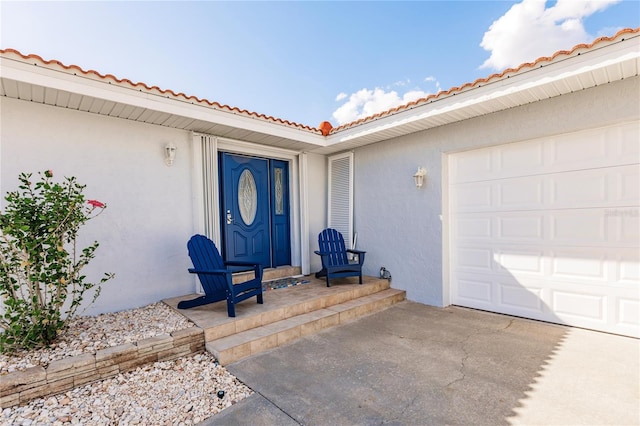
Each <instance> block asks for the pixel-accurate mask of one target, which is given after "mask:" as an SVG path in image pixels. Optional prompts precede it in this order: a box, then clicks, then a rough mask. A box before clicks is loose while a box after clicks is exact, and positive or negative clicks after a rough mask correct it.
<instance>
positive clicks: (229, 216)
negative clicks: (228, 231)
mask: <svg viewBox="0 0 640 426" xmlns="http://www.w3.org/2000/svg"><path fill="white" fill-rule="evenodd" d="M232 223H233V218H232V217H231V210H227V225H231V224H232Z"/></svg>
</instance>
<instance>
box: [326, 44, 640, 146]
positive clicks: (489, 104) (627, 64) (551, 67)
mask: <svg viewBox="0 0 640 426" xmlns="http://www.w3.org/2000/svg"><path fill="white" fill-rule="evenodd" d="M639 69H640V34H638V33H636V34H634V35H633V36H631V37H627V38H626V39H624V40H623V41H622V40H620V41H617V42H613V43H611V44H607V45H603V46H599V47H594V48H591V49H589V50H585V51H584V52H577V53H576V54H574V55H573V56H570V57H565V58H561V59H557V60H555V61H552V62H550V63H547V64H544V63H542V64H539V65H538V66H537V67H535V68H532V69H529V70H524V71H521V72H518V73H516V74H512V75H507V76H506V77H503V78H501V79H498V80H495V81H490V82H488V83H486V84H483V85H478V86H475V87H472V88H469V89H467V90H464V91H461V92H457V93H454V94H451V95H448V96H446V97H442V98H439V97H438V98H435V99H433V100H431V101H429V102H428V103H426V104H420V105H418V106H415V107H413V108H410V109H406V110H404V111H401V112H398V113H395V114H392V115H388V116H385V117H381V118H377V119H375V120H372V121H370V122H367V123H363V124H358V125H357V126H354V127H351V128H348V129H345V130H342V131H339V132H336V133H333V134H331V135H329V136H328V137H327V146H326V147H324V148H320V149H318V150H317V151H318V152H322V153H332V152H336V151H338V150H339V151H342V150H348V149H353V148H357V147H360V146H363V145H368V144H371V143H375V142H379V141H382V140H388V139H392V138H395V137H399V136H403V135H407V134H410V133H414V132H419V131H422V130H427V129H431V128H434V127H438V126H442V125H445V124H450V123H455V122H458V121H462V120H467V119H470V118H474V117H479V116H483V115H486V114H491V113H494V112H498V111H502V110H506V109H508V108H514V107H518V106H521V105H526V104H530V103H534V102H538V101H542V100H545V99H550V98H553V97H556V96H562V95H566V94H569V93H573V92H577V91H580V90H585V89H589V88H591V87H595V86H599V85H603V84H607V83H611V82H614V81H619V80H623V79H626V78H631V77H635V76H638V71H639Z"/></svg>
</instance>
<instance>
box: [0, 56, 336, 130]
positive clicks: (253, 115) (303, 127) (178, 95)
mask: <svg viewBox="0 0 640 426" xmlns="http://www.w3.org/2000/svg"><path fill="white" fill-rule="evenodd" d="M5 54H14V55H17V56H19V57H20V58H22V59H23V60H27V61H31V60H34V59H35V60H36V61H38V62H39V63H40V64H43V65H47V66H52V65H56V66H59V67H61V68H62V69H63V70H65V71H73V70H76V71H77V72H79V73H80V74H82V75H84V76H88V77H97V78H98V79H99V80H102V81H108V80H113V81H114V82H115V83H118V84H122V85H124V84H127V85H129V86H130V87H131V88H137V89H139V90H142V89H141V87H143V88H144V89H145V90H146V91H148V92H153V91H156V92H158V93H159V94H161V95H170V96H172V97H173V98H175V99H180V98H182V99H183V100H186V101H194V102H196V103H198V104H206V105H208V106H210V107H213V108H214V109H218V110H222V111H225V110H226V111H228V112H231V113H237V114H242V115H245V116H248V117H251V118H257V119H262V120H265V121H271V122H273V123H276V124H281V125H285V126H290V127H295V128H298V129H301V130H306V131H310V132H313V133H317V134H323V133H324V132H323V131H322V129H320V128H317V127H311V126H307V125H304V124H300V123H296V122H293V121H289V120H284V119H281V118H277V117H273V116H271V115H266V114H261V113H257V112H254V111H249V110H246V109H240V108H238V107H232V106H229V105H226V104H221V103H219V102H215V101H209V100H208V99H200V98H198V97H197V96H193V95H191V96H189V95H186V94H184V93H182V92H179V93H176V92H174V91H173V90H171V89H161V88H160V87H158V86H148V85H147V84H146V83H142V82H137V83H135V82H133V81H131V80H129V79H126V78H123V79H119V78H117V77H116V76H114V75H113V74H101V73H99V72H98V71H95V70H84V69H83V68H81V67H79V66H78V65H73V64H72V65H65V64H63V63H62V62H60V61H58V60H55V59H50V60H45V59H43V58H42V57H41V56H39V55H36V54H33V53H30V54H26V55H25V54H24V53H22V52H20V51H18V50H16V49H12V48H6V49H0V55H5ZM34 65H36V66H37V65H38V64H37V63H35V64H34ZM74 74H75V73H74ZM325 136H326V135H325Z"/></svg>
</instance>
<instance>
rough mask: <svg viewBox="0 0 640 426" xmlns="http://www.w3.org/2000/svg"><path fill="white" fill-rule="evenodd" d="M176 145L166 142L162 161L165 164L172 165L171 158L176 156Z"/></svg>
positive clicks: (173, 158)
mask: <svg viewBox="0 0 640 426" xmlns="http://www.w3.org/2000/svg"><path fill="white" fill-rule="evenodd" d="M177 149H178V148H176V146H175V145H174V144H172V143H168V144H167V146H165V147H164V162H165V164H166V165H167V166H172V165H173V160H175V158H176V150H177Z"/></svg>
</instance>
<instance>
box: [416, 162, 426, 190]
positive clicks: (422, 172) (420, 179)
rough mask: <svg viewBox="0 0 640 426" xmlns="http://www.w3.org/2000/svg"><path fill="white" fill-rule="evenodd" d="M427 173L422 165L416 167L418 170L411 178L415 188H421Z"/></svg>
mask: <svg viewBox="0 0 640 426" xmlns="http://www.w3.org/2000/svg"><path fill="white" fill-rule="evenodd" d="M426 175H427V171H426V170H425V169H424V167H418V171H417V172H416V174H414V175H413V180H414V181H415V182H416V188H422V182H423V181H424V177H425V176H426Z"/></svg>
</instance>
